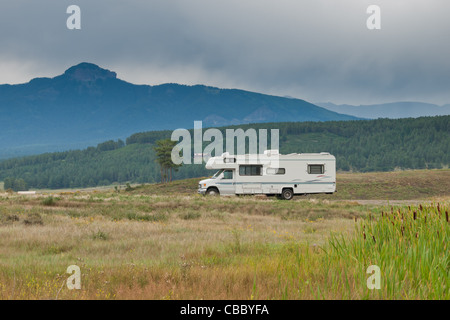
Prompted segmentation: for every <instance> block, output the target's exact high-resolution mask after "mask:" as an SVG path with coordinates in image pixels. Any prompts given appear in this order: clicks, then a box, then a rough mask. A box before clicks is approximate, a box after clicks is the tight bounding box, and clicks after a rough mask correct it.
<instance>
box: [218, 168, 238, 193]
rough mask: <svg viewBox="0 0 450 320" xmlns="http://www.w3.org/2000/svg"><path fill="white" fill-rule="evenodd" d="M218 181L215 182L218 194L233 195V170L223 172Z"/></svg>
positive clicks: (234, 189) (234, 188)
mask: <svg viewBox="0 0 450 320" xmlns="http://www.w3.org/2000/svg"><path fill="white" fill-rule="evenodd" d="M219 179H220V180H219V181H218V182H217V185H218V186H219V192H220V194H222V195H230V194H235V191H236V184H235V172H234V170H224V171H223V173H222V175H221V177H220V178H219Z"/></svg>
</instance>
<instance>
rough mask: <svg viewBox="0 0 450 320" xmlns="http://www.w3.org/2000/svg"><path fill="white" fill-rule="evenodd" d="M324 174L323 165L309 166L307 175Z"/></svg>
mask: <svg viewBox="0 0 450 320" xmlns="http://www.w3.org/2000/svg"><path fill="white" fill-rule="evenodd" d="M324 172H325V166H324V165H323V164H309V165H308V173H309V174H323V173H324Z"/></svg>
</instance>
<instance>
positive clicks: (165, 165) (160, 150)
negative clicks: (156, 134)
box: [154, 139, 181, 183]
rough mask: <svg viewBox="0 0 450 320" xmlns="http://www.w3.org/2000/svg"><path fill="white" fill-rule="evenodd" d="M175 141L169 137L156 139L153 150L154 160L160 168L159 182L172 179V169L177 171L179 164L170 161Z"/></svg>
mask: <svg viewBox="0 0 450 320" xmlns="http://www.w3.org/2000/svg"><path fill="white" fill-rule="evenodd" d="M176 144H177V142H176V141H172V140H170V139H164V140H158V141H156V146H155V147H154V150H155V152H156V162H158V164H159V168H160V170H161V183H166V182H169V181H172V174H173V171H178V168H179V167H181V164H175V163H173V162H172V150H173V148H174V147H175V146H176Z"/></svg>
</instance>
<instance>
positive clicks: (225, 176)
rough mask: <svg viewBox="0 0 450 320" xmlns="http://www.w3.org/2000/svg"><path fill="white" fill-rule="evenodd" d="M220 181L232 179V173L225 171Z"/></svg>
mask: <svg viewBox="0 0 450 320" xmlns="http://www.w3.org/2000/svg"><path fill="white" fill-rule="evenodd" d="M222 179H233V171H231V170H225V171H224V172H223V178H222Z"/></svg>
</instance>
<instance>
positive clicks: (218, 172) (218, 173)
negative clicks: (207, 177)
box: [212, 169, 224, 179]
mask: <svg viewBox="0 0 450 320" xmlns="http://www.w3.org/2000/svg"><path fill="white" fill-rule="evenodd" d="M223 170H224V169H220V170H219V171H217V172H216V173H215V174H214V175H213V176H212V179H215V178H217V177H218V176H219V175H220V174H221V173H222V172H223Z"/></svg>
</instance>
